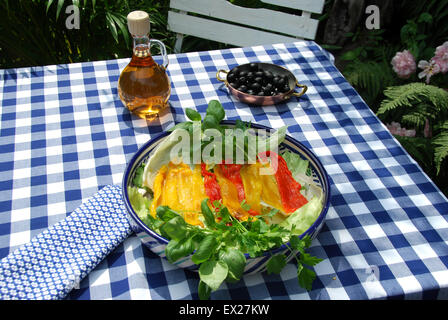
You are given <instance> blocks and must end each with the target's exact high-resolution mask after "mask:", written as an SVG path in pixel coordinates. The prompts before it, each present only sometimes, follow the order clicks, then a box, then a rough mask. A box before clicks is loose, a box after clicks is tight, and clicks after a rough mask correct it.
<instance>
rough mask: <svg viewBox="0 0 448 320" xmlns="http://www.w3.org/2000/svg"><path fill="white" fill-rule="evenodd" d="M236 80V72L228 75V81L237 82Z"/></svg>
mask: <svg viewBox="0 0 448 320" xmlns="http://www.w3.org/2000/svg"><path fill="white" fill-rule="evenodd" d="M235 80H236V76H235V74H234V73H229V74H228V76H227V81H228V82H235Z"/></svg>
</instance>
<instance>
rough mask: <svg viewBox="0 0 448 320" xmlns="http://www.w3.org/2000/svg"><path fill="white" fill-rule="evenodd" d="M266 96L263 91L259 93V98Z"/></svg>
mask: <svg viewBox="0 0 448 320" xmlns="http://www.w3.org/2000/svg"><path fill="white" fill-rule="evenodd" d="M264 95H265V93H264V92H263V91H260V92H258V93H257V96H261V97H262V96H264Z"/></svg>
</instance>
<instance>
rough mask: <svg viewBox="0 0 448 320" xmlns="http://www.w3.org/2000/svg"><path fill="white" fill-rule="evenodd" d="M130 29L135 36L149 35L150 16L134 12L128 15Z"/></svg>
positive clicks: (141, 12) (143, 12)
mask: <svg viewBox="0 0 448 320" xmlns="http://www.w3.org/2000/svg"><path fill="white" fill-rule="evenodd" d="M127 19H128V29H129V32H130V33H131V34H132V35H133V36H140V37H141V36H145V35H147V34H148V33H149V29H150V24H149V15H148V14H147V13H146V12H145V11H132V12H131V13H129V14H128V17H127Z"/></svg>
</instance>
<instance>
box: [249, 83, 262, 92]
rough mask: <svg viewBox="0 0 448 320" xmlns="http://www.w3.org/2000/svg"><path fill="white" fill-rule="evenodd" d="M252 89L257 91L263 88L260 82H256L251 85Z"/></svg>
mask: <svg viewBox="0 0 448 320" xmlns="http://www.w3.org/2000/svg"><path fill="white" fill-rule="evenodd" d="M250 87H251V89H253V90H255V91H257V92H258V91H260V89H261V84H260V83H258V82H254V83H252V84H251V85H250Z"/></svg>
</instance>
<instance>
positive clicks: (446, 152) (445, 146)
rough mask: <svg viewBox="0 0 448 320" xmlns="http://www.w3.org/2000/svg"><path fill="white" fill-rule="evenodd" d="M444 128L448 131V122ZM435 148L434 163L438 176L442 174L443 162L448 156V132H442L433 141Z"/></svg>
mask: <svg viewBox="0 0 448 320" xmlns="http://www.w3.org/2000/svg"><path fill="white" fill-rule="evenodd" d="M442 127H443V128H445V129H448V121H445V122H444V124H443V125H442ZM432 144H433V146H434V163H435V165H436V169H437V174H439V172H440V167H441V166H442V162H443V160H445V158H446V157H447V156H448V130H444V131H442V132H441V133H440V134H438V135H437V136H435V137H434V138H433V140H432Z"/></svg>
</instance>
